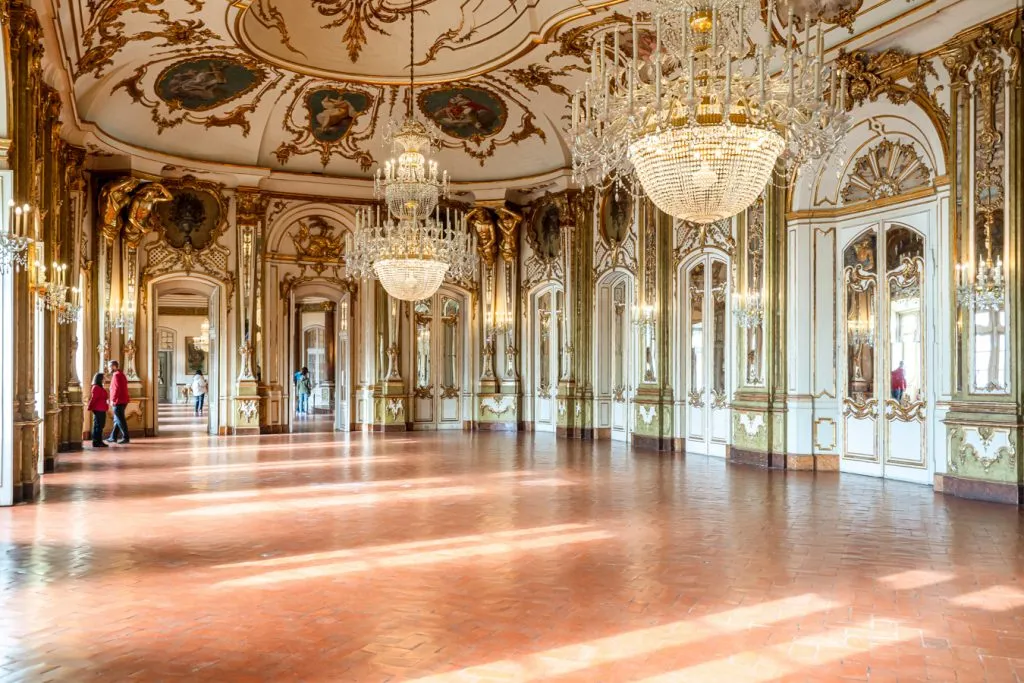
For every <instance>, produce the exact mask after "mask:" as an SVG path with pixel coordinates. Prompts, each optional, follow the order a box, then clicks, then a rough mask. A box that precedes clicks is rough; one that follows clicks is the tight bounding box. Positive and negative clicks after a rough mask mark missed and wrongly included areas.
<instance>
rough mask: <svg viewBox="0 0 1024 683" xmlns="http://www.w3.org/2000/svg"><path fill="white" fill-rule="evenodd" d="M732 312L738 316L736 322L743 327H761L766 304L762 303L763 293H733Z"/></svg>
mask: <svg viewBox="0 0 1024 683" xmlns="http://www.w3.org/2000/svg"><path fill="white" fill-rule="evenodd" d="M732 314H733V316H734V317H735V318H736V324H737V325H739V326H740V327H742V328H743V329H749V328H751V327H760V326H761V323H762V322H764V304H762V303H761V293H760V292H748V293H747V294H738V293H737V294H733V295H732Z"/></svg>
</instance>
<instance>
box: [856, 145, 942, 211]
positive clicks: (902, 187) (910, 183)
mask: <svg viewBox="0 0 1024 683" xmlns="http://www.w3.org/2000/svg"><path fill="white" fill-rule="evenodd" d="M931 180H932V172H931V169H929V168H928V166H927V165H925V163H924V161H923V160H922V159H921V157H920V155H918V153H917V150H916V149H914V145H913V144H912V143H909V142H906V143H902V142H896V141H893V140H889V139H883V140H882V141H881V142H879V143H878V144H877V145H875V146H874V147H872V148H871V149H869V150H868V151H867V152H865V153H864V154H862V155H861V156H860V157H858V158H857V160H856V161H855V162H854V163H853V171H852V172H851V174H850V176H849V179H848V180H847V182H846V185H845V186H844V187H843V190H842V192H841V194H840V196H841V197H842V198H843V201H844V202H846V203H847V204H851V203H854V202H863V201H875V200H878V199H886V198H889V197H896V196H898V195H901V194H903V193H905V192H909V191H911V190H915V189H918V188H921V187H928V186H930V185H931Z"/></svg>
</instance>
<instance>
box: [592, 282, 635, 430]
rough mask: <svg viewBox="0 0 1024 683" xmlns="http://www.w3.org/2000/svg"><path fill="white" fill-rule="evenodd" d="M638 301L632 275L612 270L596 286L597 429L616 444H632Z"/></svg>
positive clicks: (595, 359)
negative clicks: (635, 306) (605, 431)
mask: <svg viewBox="0 0 1024 683" xmlns="http://www.w3.org/2000/svg"><path fill="white" fill-rule="evenodd" d="M634 302H635V282H634V278H633V275H632V274H631V273H629V272H626V271H612V272H610V273H607V274H606V275H604V276H603V277H602V278H601V279H600V280H599V281H598V283H597V296H596V297H595V306H596V308H595V324H596V326H597V329H598V333H597V337H596V342H597V343H596V344H595V345H594V361H595V367H597V368H600V371H599V372H598V373H597V374H596V380H597V386H596V387H595V389H596V392H597V394H596V399H597V415H596V416H595V417H596V424H595V426H596V427H597V429H599V430H607V434H608V435H609V436H610V437H611V438H612V439H613V440H616V441H629V438H630V433H631V431H632V426H633V425H632V424H631V420H630V417H631V415H632V413H633V392H634V391H635V389H636V375H637V364H636V346H637V345H636V338H635V336H634V334H633V325H632V324H631V316H632V315H633V307H634V305H635V304H634Z"/></svg>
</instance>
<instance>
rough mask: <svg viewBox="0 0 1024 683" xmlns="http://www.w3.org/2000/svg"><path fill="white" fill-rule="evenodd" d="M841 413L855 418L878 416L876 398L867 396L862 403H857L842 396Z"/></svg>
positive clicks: (864, 418) (865, 418)
mask: <svg viewBox="0 0 1024 683" xmlns="http://www.w3.org/2000/svg"><path fill="white" fill-rule="evenodd" d="M843 415H844V416H850V417H853V418H854V419H857V420H868V419H874V418H876V417H878V399H877V398H869V399H867V401H865V402H864V403H858V402H857V401H854V400H852V399H849V398H844V399H843Z"/></svg>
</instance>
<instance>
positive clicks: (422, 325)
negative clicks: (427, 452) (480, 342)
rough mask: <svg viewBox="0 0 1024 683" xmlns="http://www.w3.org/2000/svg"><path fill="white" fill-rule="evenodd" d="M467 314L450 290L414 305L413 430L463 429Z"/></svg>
mask: <svg viewBox="0 0 1024 683" xmlns="http://www.w3.org/2000/svg"><path fill="white" fill-rule="evenodd" d="M465 313H466V298H465V297H464V296H463V295H462V294H460V293H457V292H456V291H454V290H452V289H449V288H447V287H443V288H441V289H440V290H439V291H438V292H437V294H435V295H434V296H432V297H431V298H429V299H423V300H421V301H417V302H415V303H414V304H413V315H414V318H415V325H413V328H412V334H413V335H414V339H413V340H412V348H413V349H415V352H414V354H413V376H414V378H415V381H414V383H413V400H412V418H413V429H462V385H463V384H464V382H465V379H466V378H465V376H464V372H463V367H464V365H465V363H464V359H465V348H464V343H463V336H464V334H465V329H466V327H465Z"/></svg>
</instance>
